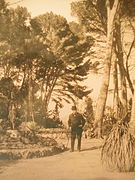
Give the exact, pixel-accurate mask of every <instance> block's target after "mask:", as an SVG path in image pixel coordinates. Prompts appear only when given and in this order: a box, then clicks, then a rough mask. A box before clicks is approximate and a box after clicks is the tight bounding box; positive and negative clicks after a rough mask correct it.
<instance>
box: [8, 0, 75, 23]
mask: <svg viewBox="0 0 135 180" xmlns="http://www.w3.org/2000/svg"><path fill="white" fill-rule="evenodd" d="M73 1H75V0H6V2H9V3H10V4H13V3H16V2H18V3H16V4H14V5H12V6H13V7H16V6H17V5H20V6H25V7H27V9H28V11H29V12H30V13H31V15H32V16H37V15H39V14H43V13H46V12H50V11H52V12H54V13H56V14H59V15H62V16H64V17H66V19H67V20H68V21H73V20H74V19H75V18H73V17H72V16H71V12H70V3H71V2H73Z"/></svg>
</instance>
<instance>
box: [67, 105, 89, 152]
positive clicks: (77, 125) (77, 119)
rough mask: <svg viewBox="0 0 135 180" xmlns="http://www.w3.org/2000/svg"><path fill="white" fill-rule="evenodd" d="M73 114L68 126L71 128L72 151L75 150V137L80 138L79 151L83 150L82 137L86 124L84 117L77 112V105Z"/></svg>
mask: <svg viewBox="0 0 135 180" xmlns="http://www.w3.org/2000/svg"><path fill="white" fill-rule="evenodd" d="M72 111H73V112H72V114H70V115H69V120H68V126H69V128H70V129H71V152H73V151H74V144H75V139H76V137H77V139H78V146H77V149H78V151H80V150H81V138H82V132H83V127H84V124H85V119H84V117H83V116H82V115H81V114H80V113H78V112H77V108H76V106H73V107H72Z"/></svg>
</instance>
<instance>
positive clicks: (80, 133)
mask: <svg viewBox="0 0 135 180" xmlns="http://www.w3.org/2000/svg"><path fill="white" fill-rule="evenodd" d="M81 138H82V132H78V133H77V139H78V146H77V150H78V151H81Z"/></svg>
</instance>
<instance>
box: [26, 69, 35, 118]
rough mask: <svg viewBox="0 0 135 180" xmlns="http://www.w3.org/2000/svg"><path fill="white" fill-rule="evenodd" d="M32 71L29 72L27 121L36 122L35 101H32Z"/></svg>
mask: <svg viewBox="0 0 135 180" xmlns="http://www.w3.org/2000/svg"><path fill="white" fill-rule="evenodd" d="M32 99H33V98H32V71H31V70H28V101H27V106H28V107H27V121H34V114H33V101H32Z"/></svg>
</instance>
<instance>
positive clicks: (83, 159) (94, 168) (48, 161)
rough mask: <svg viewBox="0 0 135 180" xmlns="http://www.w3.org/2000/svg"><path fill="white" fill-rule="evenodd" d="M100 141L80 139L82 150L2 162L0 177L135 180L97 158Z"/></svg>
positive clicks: (9, 179) (5, 179)
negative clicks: (6, 163) (6, 164)
mask: <svg viewBox="0 0 135 180" xmlns="http://www.w3.org/2000/svg"><path fill="white" fill-rule="evenodd" d="M101 144H102V142H101V141H100V140H96V139H91V140H88V139H83V143H82V151H81V152H77V151H75V152H73V153H71V152H70V151H66V152H63V153H61V154H57V155H54V156H49V157H45V158H39V159H30V160H19V161H18V162H17V163H14V164H10V165H9V166H4V168H3V169H2V171H1V173H0V179H3V180H135V173H134V172H133V173H118V172H109V171H107V170H106V169H103V167H102V165H101V162H100V152H101V149H99V148H98V147H100V146H101ZM69 145H70V142H69Z"/></svg>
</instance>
